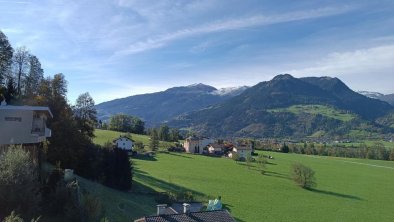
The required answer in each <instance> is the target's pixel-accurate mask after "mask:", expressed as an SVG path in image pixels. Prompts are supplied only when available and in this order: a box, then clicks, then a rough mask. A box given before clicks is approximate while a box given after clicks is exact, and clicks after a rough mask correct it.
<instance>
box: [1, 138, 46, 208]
mask: <svg viewBox="0 0 394 222" xmlns="http://www.w3.org/2000/svg"><path fill="white" fill-rule="evenodd" d="M37 179H38V176H37V167H36V166H35V165H34V164H33V161H32V159H31V158H30V154H29V152H27V151H24V150H23V149H22V147H15V146H11V147H9V149H8V150H7V151H5V153H3V154H2V155H1V156H0V186H1V189H0V214H2V215H4V214H8V213H9V212H11V210H14V209H18V211H19V212H20V213H23V214H25V215H28V214H32V213H34V212H35V210H36V207H37V204H38V201H39V196H38V195H37V193H38V181H37Z"/></svg>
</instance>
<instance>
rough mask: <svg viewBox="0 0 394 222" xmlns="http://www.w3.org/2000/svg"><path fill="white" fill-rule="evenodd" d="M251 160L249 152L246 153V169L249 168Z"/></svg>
mask: <svg viewBox="0 0 394 222" xmlns="http://www.w3.org/2000/svg"><path fill="white" fill-rule="evenodd" d="M252 162H253V157H252V155H250V154H248V155H246V165H247V166H248V169H250V167H251V165H252Z"/></svg>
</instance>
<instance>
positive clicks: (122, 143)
mask: <svg viewBox="0 0 394 222" xmlns="http://www.w3.org/2000/svg"><path fill="white" fill-rule="evenodd" d="M133 142H134V141H133V140H132V139H130V138H128V137H126V136H120V137H119V138H117V139H114V141H113V143H114V146H115V147H116V148H119V149H122V150H126V151H127V152H129V153H130V152H132V151H133V146H134V144H133Z"/></svg>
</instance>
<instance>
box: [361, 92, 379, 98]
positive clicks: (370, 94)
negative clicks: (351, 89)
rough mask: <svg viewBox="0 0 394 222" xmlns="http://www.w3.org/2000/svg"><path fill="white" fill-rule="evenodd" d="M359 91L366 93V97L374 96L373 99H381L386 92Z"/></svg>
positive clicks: (362, 93)
mask: <svg viewBox="0 0 394 222" xmlns="http://www.w3.org/2000/svg"><path fill="white" fill-rule="evenodd" d="M357 93H359V94H361V95H364V96H366V97H369V98H372V99H379V97H382V96H384V94H382V93H379V92H370V91H357Z"/></svg>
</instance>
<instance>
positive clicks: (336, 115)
mask: <svg viewBox="0 0 394 222" xmlns="http://www.w3.org/2000/svg"><path fill="white" fill-rule="evenodd" d="M267 111H270V112H290V113H294V114H300V113H309V114H320V115H323V116H326V117H329V118H333V119H338V120H341V121H350V120H352V119H354V118H355V117H356V116H355V115H354V114H350V113H346V112H344V111H340V110H337V109H334V108H332V107H328V106H324V105H293V106H290V107H287V108H277V109H269V110H267Z"/></svg>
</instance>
